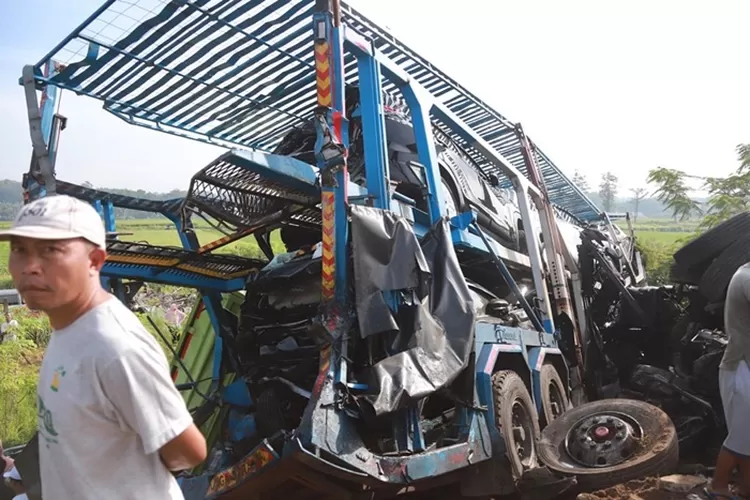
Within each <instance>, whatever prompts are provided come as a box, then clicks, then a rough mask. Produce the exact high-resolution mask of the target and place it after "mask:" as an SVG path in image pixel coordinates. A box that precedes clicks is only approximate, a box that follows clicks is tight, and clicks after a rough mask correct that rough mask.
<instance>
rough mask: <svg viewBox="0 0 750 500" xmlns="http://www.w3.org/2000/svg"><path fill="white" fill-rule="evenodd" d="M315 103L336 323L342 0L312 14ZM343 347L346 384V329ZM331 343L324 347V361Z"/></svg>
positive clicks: (343, 140)
mask: <svg viewBox="0 0 750 500" xmlns="http://www.w3.org/2000/svg"><path fill="white" fill-rule="evenodd" d="M313 30H314V40H315V42H314V44H315V72H316V89H317V103H318V106H317V108H316V110H315V124H316V130H317V141H316V143H315V156H316V159H317V163H318V168H319V169H320V184H321V209H322V210H321V211H322V226H323V235H322V256H321V259H322V268H323V270H322V275H321V285H322V296H323V297H322V298H323V305H324V307H325V308H326V310H327V312H328V315H329V316H330V317H329V321H328V324H330V325H336V326H338V325H339V324H340V322H339V321H338V318H339V317H340V316H341V315H342V314H345V312H344V311H345V309H346V305H347V301H348V297H347V285H348V277H347V262H348V259H347V241H348V237H349V234H348V229H349V228H348V225H349V224H348V200H347V196H348V195H347V189H346V188H347V185H348V183H349V172H348V170H347V164H346V161H347V154H348V142H349V141H348V129H349V126H348V120H347V118H346V103H345V100H344V54H343V50H344V45H343V40H344V36H343V28H342V26H341V8H340V5H339V2H338V0H316V4H315V13H314V14H313ZM338 333H339V335H337V337H338V338H339V339H340V342H341V347H340V353H341V355H340V356H339V359H338V364H337V366H336V382H337V384H346V382H347V379H348V376H347V363H346V358H347V355H348V343H349V340H348V338H347V335H348V332H338ZM330 352H331V351H330V349H329V348H327V349H324V350H323V352H321V366H326V365H327V364H328V362H329V360H328V359H327V358H328V357H329V356H330Z"/></svg>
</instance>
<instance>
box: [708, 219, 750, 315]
mask: <svg viewBox="0 0 750 500" xmlns="http://www.w3.org/2000/svg"><path fill="white" fill-rule="evenodd" d="M749 261H750V233H749V234H745V235H743V236H742V237H741V238H740V239H738V240H737V241H735V242H734V243H732V244H731V245H730V246H729V247H727V249H726V250H724V251H723V252H722V253H721V254H720V255H719V256H718V257H716V259H714V261H713V262H712V263H711V265H710V266H708V267H707V268H706V272H704V273H703V276H701V279H700V282H699V283H698V289H699V290H700V292H701V295H703V296H704V297H706V298H707V299H708V301H709V302H721V301H723V300H724V296H725V295H726V291H727V287H728V286H729V281H730V280H731V279H732V275H734V273H735V272H736V271H737V269H739V268H740V267H741V266H742V265H743V264H745V263H747V262H749Z"/></svg>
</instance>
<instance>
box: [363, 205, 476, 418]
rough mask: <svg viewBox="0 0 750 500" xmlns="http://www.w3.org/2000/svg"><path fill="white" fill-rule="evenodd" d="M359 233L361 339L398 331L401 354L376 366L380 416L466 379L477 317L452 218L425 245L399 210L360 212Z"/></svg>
mask: <svg viewBox="0 0 750 500" xmlns="http://www.w3.org/2000/svg"><path fill="white" fill-rule="evenodd" d="M351 227H352V246H353V252H352V254H353V261H354V262H353V264H354V273H355V294H356V299H357V301H356V310H357V319H358V321H359V327H360V332H361V335H362V336H363V337H368V336H371V335H376V334H383V333H388V332H394V331H397V332H398V334H397V336H396V340H395V341H394V342H393V344H392V346H391V348H392V351H393V354H392V355H390V356H389V357H387V358H385V359H383V360H381V361H379V362H378V363H376V364H375V365H373V367H372V377H371V384H372V385H374V386H375V387H376V388H377V391H375V392H374V393H372V394H369V395H365V396H363V402H367V403H369V404H370V405H371V406H372V409H373V411H374V413H375V415H377V416H380V415H385V414H389V413H392V412H395V411H398V410H400V409H403V408H406V407H407V406H408V404H409V403H410V402H413V401H415V400H419V399H421V398H423V397H425V396H428V395H429V394H432V393H434V392H435V391H437V390H439V389H442V388H445V387H447V386H449V385H450V384H451V383H452V382H453V381H454V380H455V379H456V377H458V375H459V374H460V373H461V371H462V370H463V369H464V368H465V367H466V366H467V364H468V363H469V357H470V355H471V351H472V346H473V342H474V320H475V312H474V307H473V303H472V300H471V294H470V292H469V288H468V286H467V284H466V280H465V279H464V276H463V273H462V271H461V268H460V266H459V264H458V258H457V257H456V253H455V251H454V249H453V243H452V241H451V236H450V230H449V227H448V222H447V220H445V219H441V220H440V221H439V222H438V223H437V224H436V225H435V226H434V227H433V228H432V229H431V231H430V233H428V234H427V235H426V236H425V238H423V241H422V243H421V245H420V243H419V240H418V239H417V237H416V235H415V234H414V231H413V230H412V227H411V225H410V224H409V223H408V222H407V221H406V220H405V219H403V218H401V217H399V216H398V215H396V214H395V213H393V212H389V211H383V210H379V209H375V208H369V207H362V206H356V205H355V206H352V225H351ZM393 293H396V294H397V295H398V296H399V297H400V298H401V300H399V304H398V310H397V311H396V312H394V311H393V310H392V309H391V308H390V307H389V305H388V299H387V298H386V296H387V295H389V294H390V295H393ZM404 299H405V300H404Z"/></svg>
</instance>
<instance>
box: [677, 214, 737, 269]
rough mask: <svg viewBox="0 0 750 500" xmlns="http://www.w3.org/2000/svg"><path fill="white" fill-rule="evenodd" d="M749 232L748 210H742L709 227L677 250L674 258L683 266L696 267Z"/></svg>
mask: <svg viewBox="0 0 750 500" xmlns="http://www.w3.org/2000/svg"><path fill="white" fill-rule="evenodd" d="M748 233H750V212H744V213H741V214H738V215H736V216H734V217H732V218H731V219H729V220H726V221H724V222H722V223H721V224H719V225H718V226H716V227H714V228H711V229H709V230H708V231H706V232H705V233H703V234H702V235H700V236H698V237H697V238H696V239H694V240H693V241H691V242H690V243H688V244H687V245H685V246H684V247H682V248H680V249H679V250H677V251H676V252H675V254H674V259H675V260H676V261H677V262H679V263H680V264H682V265H683V266H685V267H697V266H699V265H700V264H702V263H704V262H707V261H710V260H711V259H713V258H714V257H716V256H717V255H719V254H720V253H721V252H722V250H724V249H725V248H727V247H729V245H731V244H732V243H734V242H735V241H737V238H739V237H741V236H743V235H745V234H748Z"/></svg>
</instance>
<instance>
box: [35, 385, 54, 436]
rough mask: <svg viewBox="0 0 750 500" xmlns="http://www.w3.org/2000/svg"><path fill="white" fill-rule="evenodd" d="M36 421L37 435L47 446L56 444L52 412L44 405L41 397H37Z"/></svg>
mask: <svg viewBox="0 0 750 500" xmlns="http://www.w3.org/2000/svg"><path fill="white" fill-rule="evenodd" d="M37 419H38V425H37V428H38V430H39V435H40V436H42V437H43V438H44V440H45V441H46V442H47V446H49V443H57V439H56V438H57V430H55V422H54V419H53V418H52V412H51V411H49V409H47V407H46V406H45V405H44V400H43V399H42V397H41V396H37Z"/></svg>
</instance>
